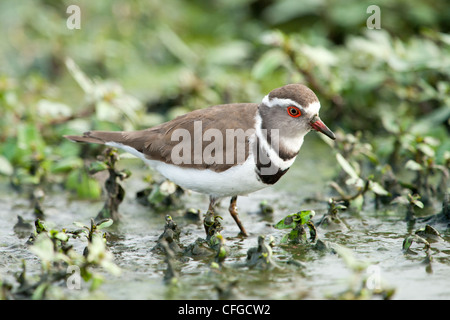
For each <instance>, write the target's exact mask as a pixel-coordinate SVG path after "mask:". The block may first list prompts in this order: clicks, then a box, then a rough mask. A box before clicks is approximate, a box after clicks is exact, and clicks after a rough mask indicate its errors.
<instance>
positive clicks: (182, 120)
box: [66, 103, 258, 172]
mask: <svg viewBox="0 0 450 320" xmlns="http://www.w3.org/2000/svg"><path fill="white" fill-rule="evenodd" d="M257 108H258V105H257V104H253V103H238V104H227V105H218V106H213V107H209V108H206V109H200V110H195V111H192V112H190V113H187V114H185V115H182V116H179V117H177V118H175V119H173V120H171V121H169V122H166V123H163V124H160V125H158V126H156V127H153V128H150V129H145V130H140V131H131V132H126V131H117V132H112V131H89V132H86V133H84V135H83V136H66V138H68V139H70V140H72V141H76V142H90V143H99V144H105V143H106V142H110V141H114V142H117V143H121V144H123V145H126V146H130V147H132V148H134V149H136V150H137V151H139V152H141V153H143V154H144V155H145V156H146V158H148V159H151V160H159V161H163V162H165V163H171V164H172V163H176V164H178V165H180V166H183V167H191V168H198V169H206V168H209V169H211V170H214V171H216V172H222V171H225V170H227V169H229V168H230V167H231V166H232V165H233V164H236V163H242V162H243V161H245V159H247V157H248V154H249V134H251V131H249V130H248V129H252V128H254V124H255V115H256V111H257ZM226 129H231V130H229V131H228V143H227V135H226V134H225V133H227V131H226ZM205 133H206V135H205ZM231 134H233V135H235V136H230V135H231ZM243 134H244V138H242V135H243ZM207 136H208V137H209V139H210V140H205V138H206V137H207ZM231 142H233V143H232V144H231ZM174 148H175V149H174ZM173 151H174V153H173ZM188 151H190V157H189V155H188V154H187V153H185V152H188ZM174 156H175V157H176V159H175V158H174ZM180 161H182V162H181V163H180Z"/></svg>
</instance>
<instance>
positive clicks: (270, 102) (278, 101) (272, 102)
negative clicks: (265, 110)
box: [262, 95, 303, 109]
mask: <svg viewBox="0 0 450 320" xmlns="http://www.w3.org/2000/svg"><path fill="white" fill-rule="evenodd" d="M262 103H264V104H265V105H266V106H268V107H269V108H272V107H273V106H277V105H278V106H286V107H287V106H291V105H293V106H296V107H298V108H300V109H303V107H302V106H301V105H300V104H298V103H297V102H295V101H294V100H291V99H287V98H284V99H283V98H272V99H270V98H269V95H266V96H265V97H264V99H263V100H262Z"/></svg>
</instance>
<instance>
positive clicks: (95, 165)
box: [88, 161, 108, 174]
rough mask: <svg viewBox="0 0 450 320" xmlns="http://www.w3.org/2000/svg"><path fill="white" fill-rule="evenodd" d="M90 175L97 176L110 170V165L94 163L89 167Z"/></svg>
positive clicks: (101, 162)
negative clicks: (98, 173)
mask: <svg viewBox="0 0 450 320" xmlns="http://www.w3.org/2000/svg"><path fill="white" fill-rule="evenodd" d="M88 170H89V174H96V173H97V172H100V171H103V170H108V165H107V164H106V163H105V162H103V161H94V162H92V163H91V164H90V165H89V168H88Z"/></svg>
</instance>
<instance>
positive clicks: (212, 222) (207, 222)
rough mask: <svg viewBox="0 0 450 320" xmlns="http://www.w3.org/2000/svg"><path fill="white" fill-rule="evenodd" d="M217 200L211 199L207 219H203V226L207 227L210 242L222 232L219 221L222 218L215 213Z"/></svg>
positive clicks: (207, 237)
mask: <svg viewBox="0 0 450 320" xmlns="http://www.w3.org/2000/svg"><path fill="white" fill-rule="evenodd" d="M216 201H217V199H216V198H214V197H209V208H208V211H207V212H206V214H205V218H204V219H203V226H204V227H205V232H206V240H208V241H209V240H210V238H211V237H212V236H213V235H214V234H216V233H219V232H220V231H222V229H223V228H222V225H221V223H220V220H219V219H222V217H221V216H216V213H215V212H214V205H215V204H216Z"/></svg>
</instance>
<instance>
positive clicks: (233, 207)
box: [228, 196, 248, 237]
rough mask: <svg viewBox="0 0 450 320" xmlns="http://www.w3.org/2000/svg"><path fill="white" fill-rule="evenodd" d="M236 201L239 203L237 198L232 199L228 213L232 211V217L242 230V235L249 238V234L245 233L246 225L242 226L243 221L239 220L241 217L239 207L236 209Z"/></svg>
mask: <svg viewBox="0 0 450 320" xmlns="http://www.w3.org/2000/svg"><path fill="white" fill-rule="evenodd" d="M236 201H237V196H234V197H232V198H231V201H230V207H229V208H228V211H230V214H231V216H232V217H233V219H234V221H235V222H236V224H237V225H238V227H239V229H240V230H241V232H240V233H241V234H242V235H243V236H244V237H248V233H247V231H245V228H244V225H243V224H242V222H241V220H240V219H239V215H238V212H237V207H236Z"/></svg>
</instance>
